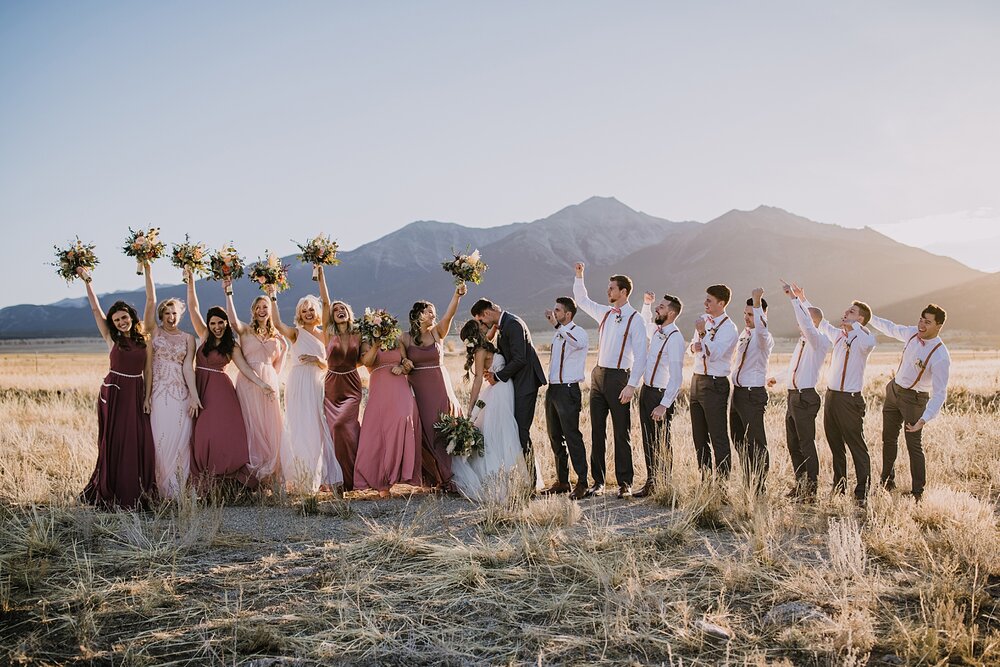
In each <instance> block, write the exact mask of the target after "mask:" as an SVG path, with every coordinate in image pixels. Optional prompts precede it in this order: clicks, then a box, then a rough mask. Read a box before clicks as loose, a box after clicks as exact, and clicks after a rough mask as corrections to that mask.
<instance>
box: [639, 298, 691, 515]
mask: <svg viewBox="0 0 1000 667" xmlns="http://www.w3.org/2000/svg"><path fill="white" fill-rule="evenodd" d="M655 298H656V297H655V295H654V294H653V293H652V292H646V294H645V298H644V299H643V306H642V311H641V312H640V316H641V317H642V320H643V322H645V323H646V332H647V333H648V334H649V347H648V348H647V349H646V363H645V365H644V370H643V375H642V378H643V383H642V388H641V389H640V390H639V424H640V426H641V427H642V451H643V455H644V456H645V458H646V484H645V485H644V486H643V487H642V489H640V490H639V491H636V492H635V494H634V495H635V497H636V498H644V497H646V496H648V495H650V494H651V493H652V492H653V489H654V487H655V486H656V479H657V475H658V473H659V472H660V469H661V467H662V469H664V470H669V469H670V465H671V452H670V421H671V420H672V419H673V417H674V401H675V400H676V399H677V394H678V393H679V392H680V389H681V380H682V377H681V375H682V373H683V369H684V347H685V345H684V335H683V334H682V333H681V332H680V330H679V329H678V328H677V325H676V324H674V322H675V321H676V320H677V318H678V317H679V316H680V314H681V311H682V310H683V309H684V305H683V304H682V303H681V300H680V299H678V298H677V297H675V296H671V295H669V294H664V295H663V299H661V300H660V302H659V303H658V304H656V309H655V314H654V311H653V309H652V304H653V300H654V299H655ZM661 448H662V449H661ZM661 454H662V455H663V457H664V460H663V461H660V460H659V458H660V455H661Z"/></svg>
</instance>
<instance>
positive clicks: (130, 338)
mask: <svg viewBox="0 0 1000 667" xmlns="http://www.w3.org/2000/svg"><path fill="white" fill-rule="evenodd" d="M122 311H124V312H126V313H128V316H129V317H131V318H132V326H131V327H130V328H129V330H128V333H127V334H125V333H122V332H121V331H119V330H118V327H116V326H115V323H114V316H115V313H119V312H122ZM104 322H105V324H107V325H108V335H110V336H111V342H113V343H115V344H122V343H124V344H125V346H126V347H127V346H128V344H129V343H134V344H135V345H138V346H139V347H146V333H145V332H144V331H143V330H142V320H140V319H139V313H138V312H136V310H135V308H134V307H132V304H129V303H125V302H124V301H115V302H114V303H113V304H111V308H109V309H108V313H107V315H105V316H104Z"/></svg>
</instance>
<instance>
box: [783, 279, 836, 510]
mask: <svg viewBox="0 0 1000 667" xmlns="http://www.w3.org/2000/svg"><path fill="white" fill-rule="evenodd" d="M782 287H783V289H784V291H785V294H786V295H787V296H788V298H789V299H791V302H792V312H794V313H795V321H796V323H797V324H798V326H799V334H800V337H799V340H798V342H797V343H796V344H795V349H793V350H792V356H791V358H789V360H788V370H787V371H786V373H785V381H786V383H787V385H788V400H787V404H786V408H785V438H786V443H787V446H788V455H789V457H790V458H791V460H792V470H793V471H794V474H795V486H794V487H793V488H792V490H791V492H789V494H788V497H789V498H801V499H802V500H804V501H806V502H811V501H813V500H815V499H816V485H817V482H818V479H819V457H818V456H817V454H816V416H817V415H819V407H820V397H819V393H818V392H817V391H816V385H817V384H818V383H819V374H820V372H821V371H822V369H823V363H824V362H825V361H826V353H827V352H829V351H830V348H831V347H833V345H832V344H831V343H830V341H829V340H828V339H827V337H826V336H824V335H823V334H821V333H820V332H819V329H817V328H816V327H818V326H819V324H820V323H821V322H822V321H823V311H822V310H820V309H819V308H808V307H806V305H805V304H804V303H803V302H802V301H800V300H799V298H798V297H797V296H796V295H795V291H796V290H797V289H798V287H797V286H794V287H793V286H792V285H789V284H788V283H785V282H784V281H782ZM776 382H777V381H776V380H775V379H774V378H771V379H769V380H768V386H773V385H774V384H775V383H776Z"/></svg>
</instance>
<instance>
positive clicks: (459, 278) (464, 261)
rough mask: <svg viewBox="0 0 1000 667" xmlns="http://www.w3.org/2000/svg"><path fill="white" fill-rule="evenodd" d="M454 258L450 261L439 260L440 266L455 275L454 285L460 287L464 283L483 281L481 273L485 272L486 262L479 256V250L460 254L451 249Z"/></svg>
mask: <svg viewBox="0 0 1000 667" xmlns="http://www.w3.org/2000/svg"><path fill="white" fill-rule="evenodd" d="M452 254H453V255H454V256H455V259H453V260H451V261H450V262H441V268H443V269H444V270H445V271H447V272H448V273H450V274H452V275H453V276H455V286H456V287H460V286H462V285H464V284H465V283H476V284H477V285H478V284H479V283H481V282H483V274H484V273H486V269H487V268H489V267H487V266H486V263H485V262H484V261H483V260H482V259H480V258H479V251H478V250H475V251H473V252H472V254H470V255H460V254H458V253H456V252H455V251H454V250H452Z"/></svg>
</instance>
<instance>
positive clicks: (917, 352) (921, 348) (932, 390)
mask: <svg viewBox="0 0 1000 667" xmlns="http://www.w3.org/2000/svg"><path fill="white" fill-rule="evenodd" d="M871 325H872V327H874V328H875V329H878V330H879V331H881V332H882V333H884V334H885V335H886V336H890V337H891V338H895V339H896V340H900V341H903V342H904V343H906V345H905V346H904V347H903V356H902V358H901V359H900V360H899V368H898V369H897V370H896V378H895V382H896V384H898V385H899V386H900V387H903V388H904V389H913V390H914V391H925V392H927V393H929V394H930V400H928V401H927V407H926V408H924V415H923V417H922V418H923V420H924V422H929V421H930V420H932V419H934V418H935V417H937V416H938V413H940V412H941V406H942V405H944V401H945V398H947V397H948V375H949V374H950V373H951V355H950V354H949V353H948V348H947V347H945V345H944V341H942V340H941V338H940V337H936V338H931V339H930V340H921V339H920V338H919V337H918V336H917V328H916V327H904V326H900V325H898V324H896V323H895V322H891V321H889V320H886V319H883V318H881V317H872V321H871Z"/></svg>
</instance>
